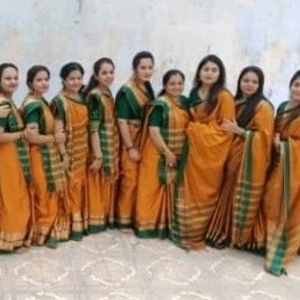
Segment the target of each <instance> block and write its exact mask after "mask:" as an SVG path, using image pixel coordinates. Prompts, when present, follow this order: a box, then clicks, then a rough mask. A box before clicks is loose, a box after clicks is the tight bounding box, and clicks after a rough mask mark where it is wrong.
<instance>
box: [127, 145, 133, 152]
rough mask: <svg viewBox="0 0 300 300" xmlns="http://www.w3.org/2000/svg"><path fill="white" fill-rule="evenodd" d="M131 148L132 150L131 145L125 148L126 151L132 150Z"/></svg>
mask: <svg viewBox="0 0 300 300" xmlns="http://www.w3.org/2000/svg"><path fill="white" fill-rule="evenodd" d="M133 148H134V145H132V146H130V147H127V148H126V150H127V151H129V150H131V149H133Z"/></svg>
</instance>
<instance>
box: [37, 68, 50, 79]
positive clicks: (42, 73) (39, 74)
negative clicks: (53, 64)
mask: <svg viewBox="0 0 300 300" xmlns="http://www.w3.org/2000/svg"><path fill="white" fill-rule="evenodd" d="M34 77H35V78H41V77H49V75H48V73H47V72H46V71H45V70H40V71H38V72H37V73H36V74H35V76H34Z"/></svg>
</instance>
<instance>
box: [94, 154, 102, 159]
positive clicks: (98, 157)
mask: <svg viewBox="0 0 300 300" xmlns="http://www.w3.org/2000/svg"><path fill="white" fill-rule="evenodd" d="M101 159H102V155H99V156H94V160H101Z"/></svg>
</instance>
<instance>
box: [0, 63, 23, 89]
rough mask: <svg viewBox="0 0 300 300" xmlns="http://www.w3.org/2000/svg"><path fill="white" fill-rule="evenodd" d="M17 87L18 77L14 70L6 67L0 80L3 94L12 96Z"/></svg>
mask: <svg viewBox="0 0 300 300" xmlns="http://www.w3.org/2000/svg"><path fill="white" fill-rule="evenodd" d="M18 85H19V75H18V71H17V70H16V69H15V68H12V67H7V68H6V69H4V71H3V73H2V76H1V78H0V87H1V90H2V91H3V92H4V93H7V94H13V93H14V92H15V91H16V90H17V88H18Z"/></svg>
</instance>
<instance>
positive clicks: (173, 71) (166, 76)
mask: <svg viewBox="0 0 300 300" xmlns="http://www.w3.org/2000/svg"><path fill="white" fill-rule="evenodd" d="M175 75H179V76H180V77H181V78H182V80H183V81H185V76H184V74H183V73H182V72H181V71H180V70H177V69H171V70H169V71H167V72H166V73H165V74H164V76H163V79H162V84H163V89H162V90H161V91H160V92H159V94H158V96H162V95H163V94H165V93H166V90H165V86H166V85H167V84H168V82H169V80H170V79H171V77H172V76H175Z"/></svg>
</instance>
